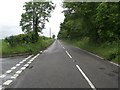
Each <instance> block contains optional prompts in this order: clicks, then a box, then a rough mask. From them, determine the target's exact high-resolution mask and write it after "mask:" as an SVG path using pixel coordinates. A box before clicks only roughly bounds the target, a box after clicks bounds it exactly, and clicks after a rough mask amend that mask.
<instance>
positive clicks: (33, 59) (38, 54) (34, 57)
mask: <svg viewBox="0 0 120 90" xmlns="http://www.w3.org/2000/svg"><path fill="white" fill-rule="evenodd" d="M39 55H40V54H37V55H36V56H34V57H33V58H32V59H33V60H34V59H35V58H37V57H38V56H39Z"/></svg>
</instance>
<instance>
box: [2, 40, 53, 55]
mask: <svg viewBox="0 0 120 90" xmlns="http://www.w3.org/2000/svg"><path fill="white" fill-rule="evenodd" d="M0 42H1V43H2V44H1V45H2V46H0V47H2V48H1V50H0V54H2V57H6V56H11V55H12V56H14V55H18V54H23V55H24V54H36V53H38V52H39V51H41V50H44V49H45V48H47V47H48V46H49V45H51V44H52V43H53V42H54V40H53V39H50V38H46V39H42V38H39V40H38V42H35V43H27V44H25V43H19V44H17V45H15V46H11V45H10V44H9V43H7V42H5V40H0Z"/></svg>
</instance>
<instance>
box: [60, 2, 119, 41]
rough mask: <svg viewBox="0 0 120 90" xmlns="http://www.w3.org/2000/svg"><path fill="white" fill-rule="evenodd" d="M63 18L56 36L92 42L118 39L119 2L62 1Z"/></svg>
mask: <svg viewBox="0 0 120 90" xmlns="http://www.w3.org/2000/svg"><path fill="white" fill-rule="evenodd" d="M63 7H64V8H65V11H64V14H65V20H64V22H63V23H62V24H61V30H60V32H59V34H58V38H67V39H82V38H84V37H89V40H90V41H92V42H94V43H104V42H109V43H114V42H118V41H120V18H119V17H120V3H119V2H101V3H100V2H99V3H98V2H83V3H82V2H79V3H78V2H72V3H70V2H69V3H68V2H66V3H64V4H63Z"/></svg>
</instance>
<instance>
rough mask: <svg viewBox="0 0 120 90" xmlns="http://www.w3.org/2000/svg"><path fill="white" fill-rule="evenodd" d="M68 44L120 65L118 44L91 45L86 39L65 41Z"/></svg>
mask: <svg viewBox="0 0 120 90" xmlns="http://www.w3.org/2000/svg"><path fill="white" fill-rule="evenodd" d="M63 41H65V42H67V43H70V44H72V45H74V46H77V47H79V48H82V49H84V50H87V51H89V52H92V53H94V54H97V55H99V56H101V57H103V58H104V59H106V60H109V61H113V62H115V63H118V64H120V60H119V59H118V58H119V54H118V44H117V43H114V44H109V43H102V44H97V43H91V42H89V39H87V38H85V39H82V40H63Z"/></svg>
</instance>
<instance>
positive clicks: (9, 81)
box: [3, 80, 13, 85]
mask: <svg viewBox="0 0 120 90" xmlns="http://www.w3.org/2000/svg"><path fill="white" fill-rule="evenodd" d="M12 81H13V80H7V81H6V82H4V83H3V85H9V84H10V83H11V82H12Z"/></svg>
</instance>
